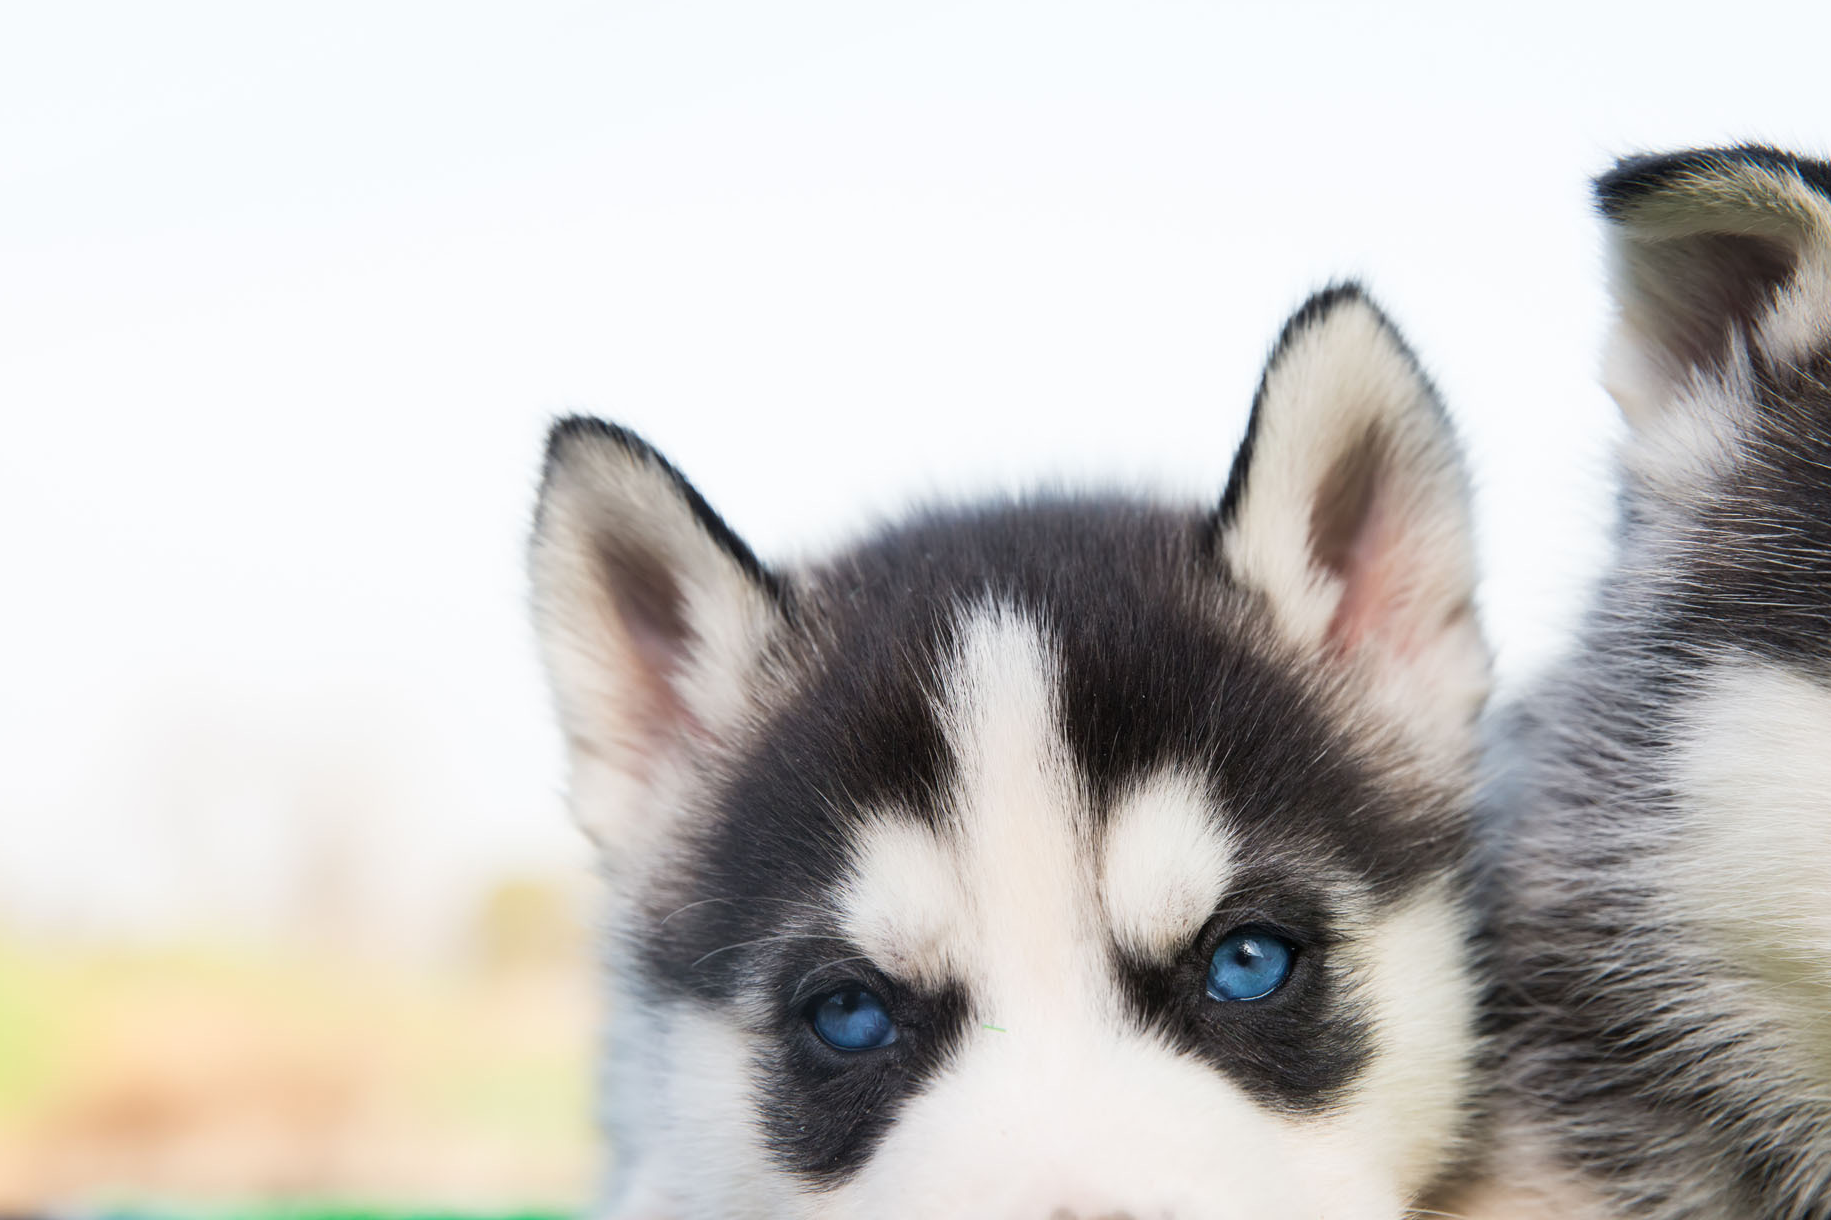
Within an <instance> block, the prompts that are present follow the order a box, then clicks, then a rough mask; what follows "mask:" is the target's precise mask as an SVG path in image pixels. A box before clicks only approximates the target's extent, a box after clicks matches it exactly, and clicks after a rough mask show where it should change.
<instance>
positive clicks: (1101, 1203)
mask: <svg viewBox="0 0 1831 1220" xmlns="http://www.w3.org/2000/svg"><path fill="white" fill-rule="evenodd" d="M1469 550H1470V546H1469V530H1468V514H1467V503H1466V491H1465V484H1464V480H1463V477H1462V474H1461V470H1460V466H1459V463H1458V460H1457V456H1456V450H1455V445H1454V441H1453V438H1452V437H1451V435H1450V433H1449V429H1448V426H1447V423H1446V421H1445V419H1444V416H1443V414H1442V411H1441V410H1440V408H1439V407H1438V405H1437V403H1436V401H1435V398H1434V396H1433V394H1432V392H1431V390H1430V387H1429V386H1428V384H1427V383H1426V382H1425V380H1424V379H1423V378H1422V376H1421V375H1420V374H1419V373H1418V370H1417V367H1416V364H1415V362H1414V361H1413V360H1412V358H1411V357H1410V355H1409V353H1408V352H1407V351H1406V349H1405V347H1404V345H1403V344H1402V343H1401V342H1400V340H1399V339H1398V338H1397V336H1396V334H1395V333H1394V331H1393V330H1392V328H1391V327H1390V325H1389V324H1388V323H1387V322H1386V321H1385V319H1384V318H1383V317H1382V316H1381V315H1380V314H1379V313H1378V312H1377V310H1375V309H1374V308H1373V306H1372V305H1371V304H1369V303H1368V302H1367V301H1366V299H1365V298H1364V297H1363V296H1362V295H1361V294H1360V293H1359V292H1358V291H1357V290H1354V289H1351V288H1342V289H1336V290H1333V291H1331V292H1328V293H1325V294H1323V295H1321V296H1319V297H1317V298H1316V299H1315V300H1313V301H1312V302H1311V303H1310V304H1309V305H1307V306H1305V307H1304V309H1303V310H1301V311H1300V312H1299V313H1298V315H1297V316H1296V317H1295V318H1294V319H1293V320H1292V321H1291V323H1290V324H1289V326H1288V327H1287V328H1286V331H1285V334H1284V337H1283V338H1282V339H1281V340H1280V342H1279V344H1278V346H1277V349H1276V351H1275V353H1274V356H1273V359H1272V362H1271V365H1270V367H1269V368H1268V370H1267V372H1266V375H1265V378H1264V381H1263V384H1262V386H1261V388H1260V392H1259V396H1258V399H1257V402H1256V404H1255V407H1254V412H1253V418H1252V424H1251V426H1250V430H1249V435H1248V438H1247V441H1246V443H1245V444H1244V445H1243V446H1242V451H1241V455H1240V457H1239V459H1238V461H1237V462H1236V466H1235V470H1234V473H1233V475H1232V478H1231V479H1230V481H1229V484H1228V487H1227V489H1226V491H1225V493H1224V495H1223V496H1222V497H1221V500H1220V503H1219V505H1218V507H1216V508H1201V507H1196V508H1191V509H1188V510H1180V509H1172V508H1166V507H1161V506H1156V505H1152V504H1148V503H1144V502H1140V501H1136V500H1127V499H1118V498H1102V497H1060V496H1058V497H1045V498H1035V499H1029V500H1021V501H1006V502H997V503H991V504H986V505H981V506H978V507H973V508H966V509H950V510H945V511H937V512H930V513H927V514H924V515H920V516H918V517H916V518H914V519H913V520H911V521H909V522H907V523H906V524H904V525H902V526H900V527H898V528H895V529H892V530H888V531H885V532H883V533H880V534H879V535H877V536H875V537H873V538H870V539H867V540H866V541H865V542H864V543H862V544H861V545H859V546H857V547H855V548H853V549H851V550H849V551H846V552H844V553H842V554H839V555H837V556H835V557H833V558H832V559H831V560H829V561H827V562H825V563H823V564H820V565H818V566H814V567H810V568H807V569H805V570H800V571H795V572H792V573H777V572H773V571H771V570H770V569H768V568H767V567H765V566H764V565H763V564H761V563H759V562H758V561H757V560H756V558H755V557H754V556H753V555H752V554H751V553H750V551H749V550H748V549H747V548H746V547H744V546H743V544H742V543H741V542H739V541H738V540H737V538H736V537H735V535H733V534H732V533H731V531H730V530H729V529H728V528H726V527H725V526H724V524H723V523H722V522H720V521H719V519H718V518H717V517H716V516H715V515H714V514H713V513H712V512H711V510H710V509H708V508H707V507H706V506H705V503H704V502H703V501H702V500H701V499H700V497H699V496H698V495H697V493H695V492H693V491H692V489H691V488H690V487H688V486H687V485H686V484H685V482H684V481H683V480H681V479H680V477H679V476H678V475H677V474H676V473H675V472H674V471H673V469H672V468H671V467H669V466H668V465H667V464H666V463H665V462H664V461H663V460H662V459H660V458H659V457H658V456H657V455H655V454H654V453H653V451H651V450H650V449H648V448H647V446H646V445H644V444H642V443H641V442H640V441H638V440H637V439H636V438H634V437H633V436H631V435H630V434H628V433H627V432H624V431H621V430H618V429H615V428H611V427H608V426H605V425H599V424H594V423H590V422H579V421H574V422H568V423H565V424H562V425H560V426H559V427H558V428H557V429H556V430H555V434H554V439H553V445H552V449H551V453H550V457H549V465H548V475H547V481H546V487H545V490H544V492H543V498H542V505H541V509H540V514H539V520H538V525H537V529H536V537H535V541H534V547H533V574H534V587H535V604H536V613H537V619H538V622H539V625H540V630H541V636H542V641H543V646H544V649H545V653H546V657H547V661H548V667H549V671H550V674H551V677H552V681H553V685H554V687H555V690H556V693H557V696H558V702H559V707H560V714H561V720H562V723H563V725H564V728H565V731H566V733H567V737H568V740H569V742H570V744H571V754H572V759H573V772H574V774H573V790H572V798H573V803H574V807H575V809H576V810H577V814H578V817H579V819H580V821H581V822H582V823H584V824H585V825H586V827H587V828H588V829H589V830H590V831H591V833H592V834H593V836H594V837H595V838H596V840H597V841H598V843H599V844H600V846H601V848H602V850H603V852H604V854H605V856H606V858H607V861H608V862H609V867H610V869H611V873H612V880H613V883H614V885H615V886H616V888H617V890H618V892H619V899H618V904H617V909H616V913H615V921H616V928H615V937H616V948H615V951H614V952H613V953H612V955H611V957H612V961H613V969H614V970H615V971H616V979H615V989H616V992H617V999H616V1001H615V1002H614V1004H615V1011H614V1012H613V1021H614V1022H616V1025H617V1028H616V1030H615V1031H614V1032H613V1035H612V1037H613V1045H612V1047H611V1064H612V1069H611V1079H610V1080H609V1082H608V1089H609V1098H608V1105H609V1108H610V1110H611V1114H612V1128H613V1138H614V1139H615V1140H616V1142H617V1144H618V1147H617V1150H616V1151H617V1154H618V1156H619V1164H620V1167H621V1168H620V1181H621V1185H620V1187H619V1190H620V1192H621V1193H620V1194H619V1195H618V1196H617V1199H618V1203H617V1204H616V1205H615V1206H616V1207H617V1208H619V1209H620V1211H619V1213H618V1214H625V1215H630V1216H634V1215H638V1214H645V1213H644V1212H643V1211H642V1209H643V1208H651V1207H652V1208H654V1209H656V1211H657V1212H658V1214H664V1215H686V1216H695V1217H697V1216H719V1217H730V1216H749V1215H755V1216H770V1217H784V1216H791V1217H792V1216H853V1215H860V1216H862V1215H872V1216H882V1217H940V1216H948V1217H988V1218H989V1217H998V1218H1005V1217H1012V1218H1018V1217H1024V1218H1028V1217H1038V1218H1040V1217H1049V1216H1064V1217H1071V1216H1120V1215H1135V1216H1176V1217H1186V1218H1190V1220H1202V1218H1208V1217H1214V1218H1220V1217H1234V1216H1247V1215H1252V1216H1255V1217H1264V1216H1290V1217H1297V1216H1304V1217H1313V1216H1326V1217H1369V1218H1371V1217H1397V1216H1399V1215H1400V1214H1402V1212H1403V1209H1404V1207H1405V1206H1406V1205H1407V1203H1408V1202H1409V1201H1410V1200H1411V1199H1413V1198H1414V1197H1416V1195H1417V1193H1418V1192H1419V1191H1420V1190H1422V1189H1423V1187H1424V1186H1425V1185H1426V1184H1427V1183H1428V1182H1429V1181H1430V1179H1431V1178H1432V1176H1433V1175H1434V1173H1435V1172H1436V1171H1437V1170H1438V1168H1439V1167H1440V1166H1441V1165H1442V1164H1443V1163H1444V1161H1445V1159H1446V1158H1447V1157H1448V1156H1449V1155H1450V1154H1451V1152H1452V1151H1453V1148H1454V1145H1455V1142H1456V1139H1457V1137H1458V1133H1459V1130H1460V1126H1461V1121H1462V1110H1463V1091H1464V1087H1465V1075H1466V1071H1467V1066H1468V1060H1469V1056H1470V1052H1471V1042H1472V1035H1471V1033H1470V1022H1469V1012H1470V983H1469V976H1468V971H1467V967H1466V962H1465V945H1464V938H1465V926H1464V922H1465V921H1464V918H1463V914H1462V910H1461V905H1460V894H1459V889H1458V883H1457V878H1458V876H1459V869H1460V866H1461V863H1462V852H1463V843H1464V835H1465V829H1466V828H1465V825H1464V817H1463V810H1464V802H1465V799H1466V788H1467V778H1468V777H1467V763H1468V758H1469V755H1470V754H1471V752H1472V740H1471V739H1472V721H1473V717H1474V714H1475V712H1476V710H1477V706H1478V704H1479V700H1480V693H1481V692H1482V690H1483V689H1484V688H1485V682H1486V655H1485V652H1484V650H1483V648H1482V646H1481V641H1480V637H1479V635H1478V633H1477V632H1476V630H1475V627H1474V623H1473V618H1472V615H1471V613H1470V609H1469V607H1470V599H1471V596H1472V571H1471V568H1472V565H1471V563H1470V560H1469Z"/></svg>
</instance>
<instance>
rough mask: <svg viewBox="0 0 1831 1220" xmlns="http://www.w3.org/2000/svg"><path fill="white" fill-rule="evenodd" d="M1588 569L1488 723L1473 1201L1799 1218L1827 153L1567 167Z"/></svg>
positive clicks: (1825, 382)
mask: <svg viewBox="0 0 1831 1220" xmlns="http://www.w3.org/2000/svg"><path fill="white" fill-rule="evenodd" d="M1597 194H1598V199H1599V202H1600V205H1601V211H1602V214H1603V216H1604V218H1605V220H1606V223H1607V228H1608V235H1609V246H1610V251H1611V254H1612V259H1613V289H1614V294H1615V299H1616V303H1617V306H1618V312H1619V324H1618V326H1617V331H1616V335H1615V338H1614V346H1613V349H1612V351H1611V353H1610V358H1609V361H1608V365H1607V376H1608V383H1609V387H1610V389H1611V391H1612V392H1613V393H1614V395H1615V397H1616V399H1617V400H1618V402H1619V403H1620V405H1621V409H1622V412H1623V414H1624V415H1625V417H1626V420H1627V424H1628V429H1629V435H1628V438H1627V440H1626V442H1625V445H1624V448H1623V450H1622V455H1621V461H1620V474H1621V479H1622V490H1621V499H1620V519H1619V522H1618V524H1617V527H1616V540H1615V556H1614V560H1613V563H1612V567H1611V570H1610V571H1609V572H1608V574H1607V576H1606V578H1605V579H1604V580H1603V581H1602V583H1601V585H1600V588H1599V590H1598V592H1597V593H1596V596H1595V601H1594V604H1593V605H1592V607H1591V609H1590V611H1589V614H1588V617H1587V620H1586V623H1585V626H1584V628H1583V631H1582V635H1581V643H1580V646H1579V647H1578V648H1577V649H1576V651H1575V652H1574V654H1573V655H1572V656H1571V657H1570V659H1569V660H1568V661H1567V662H1566V663H1565V664H1563V665H1562V666H1561V667H1560V668H1559V669H1557V670H1556V672H1555V673H1553V674H1552V675H1551V676H1550V677H1549V679H1548V680H1547V681H1545V682H1544V683H1543V685H1542V688H1541V689H1539V690H1538V691H1537V692H1536V694H1534V695H1533V696H1531V697H1530V698H1528V699H1526V700H1525V701H1524V702H1523V704H1522V705H1521V706H1519V707H1518V708H1517V709H1515V710H1514V712H1513V714H1512V716H1511V717H1510V718H1509V719H1508V720H1506V721H1505V722H1503V724H1502V726H1501V730H1500V733H1499V734H1498V735H1499V737H1500V739H1501V743H1502V745H1501V748H1502V749H1503V750H1504V751H1506V752H1507V754H1509V755H1510V756H1511V757H1510V761H1509V763H1508V765H1507V766H1506V767H1505V768H1503V773H1502V774H1501V776H1500V778H1499V779H1498V780H1497V782H1496V786H1495V790H1494V794H1493V801H1492V804H1493V806H1494V810H1495V815H1496V821H1495V824H1494V827H1493V829H1494V831H1495V837H1496V840H1497V842H1498V844H1499V845H1500V856H1499V867H1498V870H1497V872H1496V874H1495V876H1494V879H1493V881H1494V884H1493V888H1492V890H1491V892H1492V894H1493V895H1494V898H1495V904H1494V913H1493V918H1492V928H1493V934H1494V946H1495V965H1496V966H1497V968H1498V970H1499V972H1500V976H1501V983H1500V986H1499V987H1498V989H1497V991H1496V992H1495V1001H1494V1006H1493V1013H1494V1017H1495V1022H1496V1026H1497V1028H1498V1030H1499V1032H1500V1034H1501V1041H1500V1043H1499V1045H1498V1053H1497V1055H1496V1059H1495V1062H1496V1064H1497V1070H1498V1076H1497V1082H1498V1088H1499V1095H1500V1110H1499V1126H1498V1129H1497V1131H1496V1133H1495V1137H1494V1141H1493V1147H1494V1149H1495V1151H1494V1154H1493V1161H1494V1165H1493V1173H1492V1177H1491V1180H1490V1182H1489V1184H1488V1186H1487V1188H1486V1190H1485V1191H1484V1192H1483V1193H1481V1194H1479V1195H1476V1196H1471V1197H1469V1198H1466V1199H1463V1200H1460V1201H1458V1202H1457V1203H1455V1204H1451V1206H1455V1207H1456V1208H1457V1209H1458V1210H1460V1211H1463V1212H1466V1213H1467V1214H1468V1215H1470V1216H1472V1217H1478V1218H1481V1220H1499V1218H1501V1217H1509V1218H1510V1217H1553V1216H1556V1217H1565V1218H1570V1217H1606V1216H1615V1217H1633V1218H1637V1220H1753V1218H1755V1217H1759V1218H1761V1220H1824V1218H1825V1217H1828V1216H1831V166H1827V165H1825V164H1822V163H1818V162H1813V161H1807V160H1802V159H1799V158H1796V157H1793V156H1789V155H1787V154H1784V153H1780V152H1777V151H1774V150H1771V149H1766V148H1759V147H1738V148H1727V149H1714V150H1702V151H1693V152H1682V153H1677V154H1672V155H1664V156H1644V157H1634V158H1630V159H1627V160H1625V161H1623V162H1621V163H1620V164H1619V165H1618V166H1617V167H1616V168H1615V170H1614V171H1613V172H1611V173H1609V174H1607V175H1605V176H1604V177H1603V178H1602V179H1601V180H1600V181H1599V183H1598V187H1597Z"/></svg>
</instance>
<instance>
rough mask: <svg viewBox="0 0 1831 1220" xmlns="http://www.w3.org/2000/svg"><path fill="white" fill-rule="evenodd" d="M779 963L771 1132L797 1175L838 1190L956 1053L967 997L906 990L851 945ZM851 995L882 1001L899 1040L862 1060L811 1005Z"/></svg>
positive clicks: (773, 987) (774, 972)
mask: <svg viewBox="0 0 1831 1220" xmlns="http://www.w3.org/2000/svg"><path fill="white" fill-rule="evenodd" d="M772 957H773V960H772V961H771V962H770V964H769V967H768V971H769V976H770V980H771V983H770V986H769V987H768V988H767V994H768V995H769V997H770V998H769V1000H768V1001H767V1003H768V1012H769V1014H770V1017H769V1021H768V1027H767V1028H766V1029H764V1030H762V1031H760V1032H761V1033H762V1034H763V1037H762V1038H761V1039H760V1040H759V1042H760V1045H761V1047H762V1049H761V1050H760V1051H759V1052H758V1055H757V1060H756V1072H757V1077H758V1084H759V1085H760V1086H761V1093H762V1098H763V1101H762V1106H761V1112H762V1117H763V1120H764V1127H765V1129H766V1130H767V1131H768V1132H769V1144H770V1147H771V1149H772V1150H773V1151H774V1152H775V1154H776V1155H777V1157H778V1158H780V1160H781V1161H782V1163H783V1164H784V1165H785V1166H786V1167H787V1168H789V1169H790V1170H792V1171H794V1172H796V1173H798V1174H799V1175H801V1176H802V1177H803V1178H806V1179H807V1180H809V1181H811V1182H814V1183H817V1184H831V1183H837V1182H840V1181H843V1180H845V1179H846V1178H847V1177H849V1176H850V1175H851V1174H852V1173H854V1172H856V1171H857V1170H858V1168H859V1167H860V1166H862V1165H863V1164H864V1163H865V1161H866V1160H868V1159H869V1158H870V1156H871V1153H872V1152H873V1151H874V1150H875V1149H876V1147H877V1145H878V1144H879V1143H880V1142H881V1141H882V1139H883V1137H884V1134H885V1133H886V1132H887V1131H888V1130H889V1128H890V1124H891V1122H892V1121H893V1120H894V1118H895V1117H896V1114H897V1111H898V1110H899V1109H901V1107H902V1106H903V1105H905V1104H906V1103H907V1102H908V1101H909V1099H910V1098H912V1097H914V1096H915V1095H917V1094H918V1093H920V1092H921V1090H922V1089H923V1088H924V1087H925V1086H926V1085H927V1084H928V1083H929V1082H930V1081H932V1080H933V1079H934V1077H935V1076H936V1075H937V1074H938V1072H939V1071H940V1069H941V1068H942V1066H943V1065H944V1064H945V1063H946V1061H947V1059H948V1057H949V1056H950V1055H951V1054H952V1053H953V1051H954V1048H955V1047H956V1046H957V1045H958V1044H959V1042H960V1039H961V1037H962V1036H963V1034H964V1033H965V1030H966V1028H967V1022H968V1018H969V1012H970V1005H969V1003H968V1000H967V995H966V991H965V989H964V988H962V987H960V986H959V985H957V984H948V985H946V986H943V987H939V988H932V989H918V988H915V987H911V986H909V985H906V984H904V983H900V982H898V981H897V980H894V979H890V978H888V977H886V976H885V975H884V974H883V973H881V972H880V971H878V970H876V969H875V968H874V967H872V966H871V965H870V963H869V962H867V961H864V960H862V954H860V953H859V952H858V950H856V949H855V948H849V947H846V946H835V945H827V946H825V947H820V946H818V945H817V944H816V943H814V942H803V943H801V944H799V945H797V946H795V947H793V948H790V949H787V950H785V951H782V952H779V953H775V954H773V955H772ZM850 987H855V988H859V989H862V990H864V991H868V992H870V993H871V994H872V995H873V996H875V997H876V998H877V999H878V1000H879V1001H880V1002H881V1003H882V1005H883V1007H884V1010H885V1011H886V1013H887V1014H888V1015H889V1017H890V1019H891V1021H893V1022H894V1023H895V1026H896V1030H897V1036H896V1039H895V1040H894V1041H893V1042H890V1043H888V1044H887V1045H884V1046H881V1047H877V1048H874V1049H872V1050H871V1051H870V1052H869V1053H867V1054H859V1053H855V1052H847V1051H845V1050H840V1049H836V1048H835V1047H833V1046H830V1045H828V1044H827V1043H826V1042H824V1041H823V1040H822V1039H821V1037H820V1036H819V1034H818V1033H817V1032H816V1030H815V1029H814V1027H813V1026H812V1025H811V1024H810V1023H809V1021H808V1019H807V1013H808V1005H809V1003H810V1001H812V1000H815V999H817V998H818V997H819V996H821V995H822V994H826V993H831V992H833V991H836V990H840V989H844V988H850Z"/></svg>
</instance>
